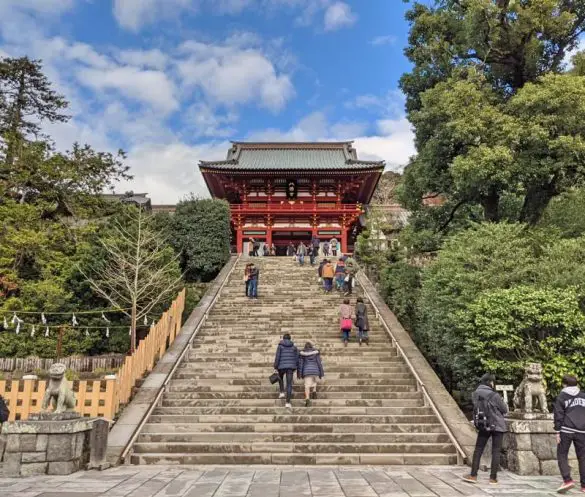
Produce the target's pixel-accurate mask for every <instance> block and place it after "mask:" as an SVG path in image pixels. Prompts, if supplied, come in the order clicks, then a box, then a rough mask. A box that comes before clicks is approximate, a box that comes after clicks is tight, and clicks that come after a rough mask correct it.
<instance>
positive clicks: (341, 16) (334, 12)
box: [325, 2, 357, 31]
mask: <svg viewBox="0 0 585 497" xmlns="http://www.w3.org/2000/svg"><path fill="white" fill-rule="evenodd" d="M356 21H357V16H356V15H355V14H354V13H353V12H352V10H351V7H350V6H349V5H348V4H346V3H344V2H335V3H334V4H331V5H329V7H327V10H325V31H335V30H337V29H341V28H345V27H347V26H352V25H353V24H354V23H355V22H356Z"/></svg>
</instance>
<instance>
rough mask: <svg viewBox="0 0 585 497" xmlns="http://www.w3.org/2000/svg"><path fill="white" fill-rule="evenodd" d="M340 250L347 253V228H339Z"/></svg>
mask: <svg viewBox="0 0 585 497" xmlns="http://www.w3.org/2000/svg"><path fill="white" fill-rule="evenodd" d="M341 252H342V253H343V254H347V228H343V229H342V230H341Z"/></svg>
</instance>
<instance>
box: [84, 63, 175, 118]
mask: <svg viewBox="0 0 585 497" xmlns="http://www.w3.org/2000/svg"><path fill="white" fill-rule="evenodd" d="M77 78H78V79H79V81H80V82H81V83H82V84H83V85H85V86H86V87H89V88H92V89H94V90H98V91H100V90H114V91H117V92H119V93H120V94H122V95H124V96H125V97H126V98H129V99H132V100H135V101H139V102H143V103H146V104H149V105H152V107H153V108H155V109H157V110H159V111H161V112H164V113H169V112H172V111H174V110H177V109H178V107H179V102H178V101H177V99H176V98H175V96H174V93H175V88H174V85H173V83H172V82H171V81H170V80H169V78H168V77H167V76H166V74H165V73H164V72H161V71H153V70H141V69H139V68H136V67H130V66H126V67H115V68H112V69H106V70H102V69H93V68H85V69H80V70H79V71H78V72H77Z"/></svg>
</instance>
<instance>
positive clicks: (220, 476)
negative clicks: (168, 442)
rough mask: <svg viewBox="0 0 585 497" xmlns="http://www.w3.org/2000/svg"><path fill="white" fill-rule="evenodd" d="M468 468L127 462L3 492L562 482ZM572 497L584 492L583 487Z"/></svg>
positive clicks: (286, 494) (511, 487)
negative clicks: (493, 478)
mask: <svg viewBox="0 0 585 497" xmlns="http://www.w3.org/2000/svg"><path fill="white" fill-rule="evenodd" d="M464 472H465V468H464V467H454V466H449V467H447V466H424V467H416V466H408V467H405V466H393V467H382V466H376V467H367V466H363V467H360V468H356V467H355V466H353V467H315V466H311V467H300V466H299V467H296V466H295V467H290V468H285V469H283V467H282V466H281V467H273V466H229V467H225V466H223V467H220V466H218V467H212V466H204V467H196V466H189V467H185V468H181V467H164V466H120V467H117V468H113V469H111V470H108V471H104V472H95V471H89V472H81V473H76V474H73V475H71V476H38V477H32V478H23V479H9V478H5V479H0V496H2V497H102V496H103V497H106V496H107V497H126V496H128V497H154V496H157V497H158V496H160V497H409V496H411V497H436V496H438V497H455V496H467V497H472V496H478V497H480V496H484V497H485V496H489V495H494V496H498V497H505V496H514V497H519V496H527V497H537V496H550V495H556V494H555V493H554V489H555V486H556V484H558V479H556V478H553V477H521V476H516V475H513V474H510V473H502V474H501V475H500V484H499V485H498V486H488V485H487V475H486V474H480V479H481V480H482V483H481V484H479V485H477V486H472V485H470V484H468V483H465V482H463V481H461V480H460V477H461V475H463V473H464ZM568 495H577V491H575V490H574V491H573V493H569V494H568Z"/></svg>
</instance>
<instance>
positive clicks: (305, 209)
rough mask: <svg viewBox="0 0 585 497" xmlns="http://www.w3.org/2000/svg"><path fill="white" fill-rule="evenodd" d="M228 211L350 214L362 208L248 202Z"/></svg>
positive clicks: (341, 205)
mask: <svg viewBox="0 0 585 497" xmlns="http://www.w3.org/2000/svg"><path fill="white" fill-rule="evenodd" d="M230 209H231V211H232V213H233V214H237V213H247V214H250V213H252V214H256V213H258V214H280V213H287V212H289V213H300V214H302V213H317V212H328V213H331V214H335V213H352V214H355V213H356V212H361V211H362V209H363V206H362V205H361V204H337V203H335V202H317V203H313V202H305V203H300V202H298V201H297V202H295V203H290V202H287V201H284V202H282V203H274V202H273V203H261V202H250V203H248V204H235V205H231V206H230Z"/></svg>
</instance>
